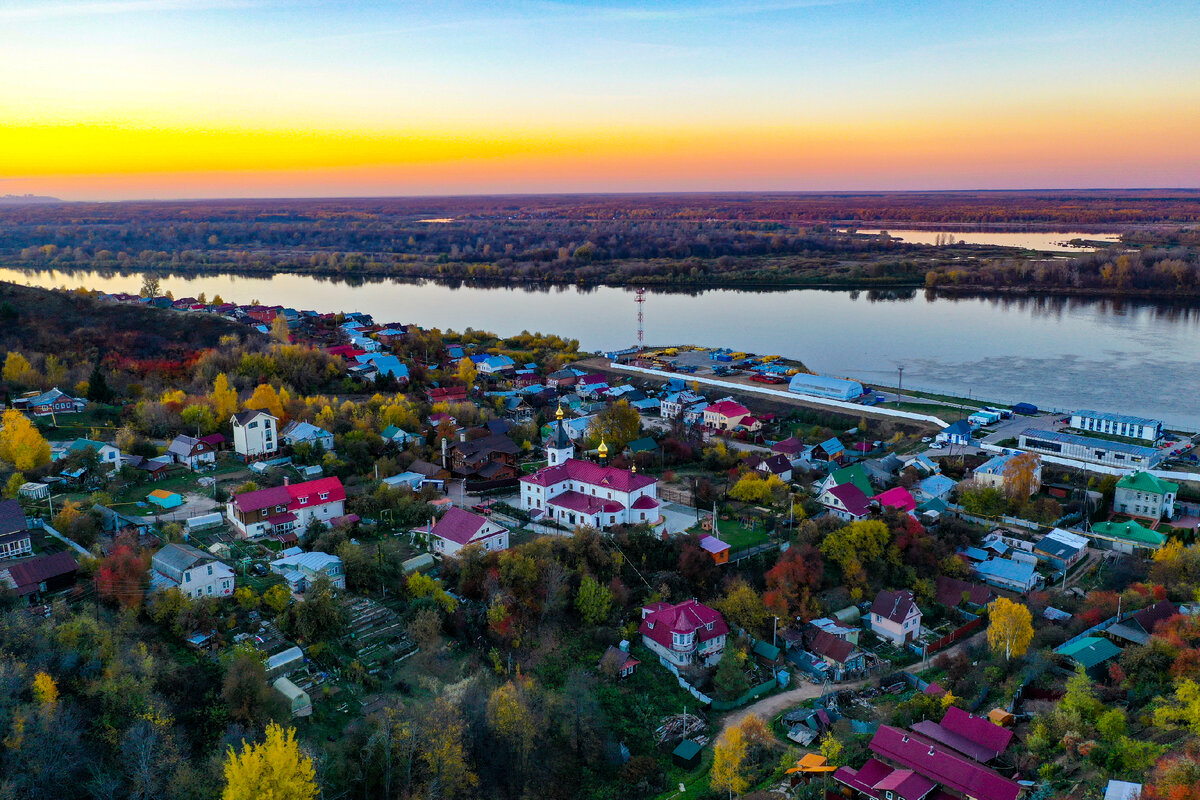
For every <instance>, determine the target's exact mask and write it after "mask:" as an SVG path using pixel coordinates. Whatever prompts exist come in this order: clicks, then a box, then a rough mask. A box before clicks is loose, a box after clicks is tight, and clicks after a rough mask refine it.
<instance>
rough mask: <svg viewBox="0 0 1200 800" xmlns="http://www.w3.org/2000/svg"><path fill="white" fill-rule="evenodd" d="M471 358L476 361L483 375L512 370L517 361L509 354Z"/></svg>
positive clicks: (476, 366)
mask: <svg viewBox="0 0 1200 800" xmlns="http://www.w3.org/2000/svg"><path fill="white" fill-rule="evenodd" d="M471 360H472V361H473V362H475V369H477V370H478V371H479V372H480V373H481V374H483V375H495V374H497V373H501V372H512V371H513V370H514V369H515V368H516V366H517V362H515V361H513V360H512V359H511V358H510V357H508V356H503V355H501V356H485V355H476V356H471Z"/></svg>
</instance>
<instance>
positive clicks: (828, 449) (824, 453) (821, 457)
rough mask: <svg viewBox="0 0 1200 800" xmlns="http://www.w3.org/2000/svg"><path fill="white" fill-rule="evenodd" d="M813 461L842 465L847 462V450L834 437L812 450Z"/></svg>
mask: <svg viewBox="0 0 1200 800" xmlns="http://www.w3.org/2000/svg"><path fill="white" fill-rule="evenodd" d="M812 460H813V461H829V462H833V463H836V464H841V463H842V462H844V461H845V460H846V448H845V447H844V446H843V445H842V443H841V442H840V441H839V440H838V439H837V437H834V438H833V439H829V440H828V441H824V442H821V443H820V444H819V445H817V446H816V447H814V448H813V449H812Z"/></svg>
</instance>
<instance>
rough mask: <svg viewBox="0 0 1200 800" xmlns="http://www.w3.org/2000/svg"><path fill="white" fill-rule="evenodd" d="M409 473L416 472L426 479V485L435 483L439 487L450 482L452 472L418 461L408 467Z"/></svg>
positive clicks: (421, 460)
mask: <svg viewBox="0 0 1200 800" xmlns="http://www.w3.org/2000/svg"><path fill="white" fill-rule="evenodd" d="M408 471H409V472H416V473H418V474H419V475H421V476H422V477H423V478H425V481H423V482H424V483H435V484H438V485H439V486H440V485H442V484H445V482H446V481H448V480H450V470H448V469H444V468H442V467H439V466H438V465H437V464H431V463H429V462H428V461H425V460H423V459H420V458H418V459H416V460H415V461H413V462H412V463H411V464H409V465H408Z"/></svg>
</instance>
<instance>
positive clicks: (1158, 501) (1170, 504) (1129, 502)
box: [1113, 471, 1179, 520]
mask: <svg viewBox="0 0 1200 800" xmlns="http://www.w3.org/2000/svg"><path fill="white" fill-rule="evenodd" d="M1178 495H1179V484H1176V483H1171V482H1170V481H1165V480H1163V479H1162V478H1156V477H1154V476H1153V475H1151V474H1150V473H1149V472H1140V471H1139V472H1135V473H1133V474H1132V475H1126V476H1125V477H1123V478H1121V480H1119V481H1117V488H1116V492H1115V493H1114V495H1113V510H1114V511H1120V512H1121V513H1123V514H1129V515H1130V516H1133V517H1149V518H1150V519H1153V520H1159V519H1162V518H1163V517H1164V516H1165V517H1166V518H1167V519H1170V518H1171V517H1173V516H1175V498H1176V497H1177V496H1178Z"/></svg>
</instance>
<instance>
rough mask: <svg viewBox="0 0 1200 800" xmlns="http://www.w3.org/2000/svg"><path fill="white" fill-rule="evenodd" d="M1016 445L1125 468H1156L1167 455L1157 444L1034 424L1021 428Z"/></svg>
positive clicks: (1059, 456) (1026, 448)
mask: <svg viewBox="0 0 1200 800" xmlns="http://www.w3.org/2000/svg"><path fill="white" fill-rule="evenodd" d="M1017 445H1018V446H1019V447H1020V448H1021V449H1022V450H1032V451H1033V452H1036V453H1044V454H1046V455H1049V456H1055V457H1058V458H1065V459H1070V460H1073V461H1084V462H1086V463H1089V464H1103V465H1105V466H1109V467H1123V468H1125V469H1153V468H1154V467H1156V466H1158V464H1159V463H1160V462H1162V460H1163V458H1165V457H1166V456H1165V454H1164V452H1163V451H1161V450H1158V449H1157V448H1154V447H1143V446H1142V445H1137V444H1129V443H1127V442H1116V441H1112V440H1110V439H1097V438H1095V437H1092V436H1077V435H1075V434H1073V433H1062V432H1061V431H1045V430H1036V429H1034V428H1027V429H1025V430H1024V431H1022V432H1021V435H1020V436H1018V437H1017Z"/></svg>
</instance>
